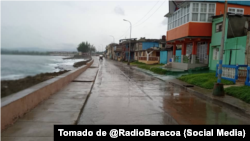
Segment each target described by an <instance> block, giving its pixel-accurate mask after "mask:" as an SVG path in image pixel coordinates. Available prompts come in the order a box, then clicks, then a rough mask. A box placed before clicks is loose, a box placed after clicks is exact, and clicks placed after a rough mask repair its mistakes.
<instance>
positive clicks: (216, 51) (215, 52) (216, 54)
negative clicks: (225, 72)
mask: <svg viewBox="0 0 250 141" xmlns="http://www.w3.org/2000/svg"><path fill="white" fill-rule="evenodd" d="M213 60H219V48H216V47H215V48H213Z"/></svg>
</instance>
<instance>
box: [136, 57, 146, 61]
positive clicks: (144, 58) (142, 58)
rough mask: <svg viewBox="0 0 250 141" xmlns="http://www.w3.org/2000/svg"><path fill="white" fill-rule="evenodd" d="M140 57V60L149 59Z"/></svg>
mask: <svg viewBox="0 0 250 141" xmlns="http://www.w3.org/2000/svg"><path fill="white" fill-rule="evenodd" d="M138 59H139V60H145V61H146V60H147V57H139V58H138Z"/></svg>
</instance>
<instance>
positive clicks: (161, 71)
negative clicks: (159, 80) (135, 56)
mask: <svg viewBox="0 0 250 141" xmlns="http://www.w3.org/2000/svg"><path fill="white" fill-rule="evenodd" d="M130 64H131V65H134V66H137V67H138V68H141V69H145V70H149V71H152V72H154V73H157V74H166V73H167V72H168V71H167V70H164V69H161V68H159V67H160V66H162V65H164V64H155V65H147V64H144V63H141V62H138V61H134V62H131V63H130Z"/></svg>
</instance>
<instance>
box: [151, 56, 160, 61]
mask: <svg viewBox="0 0 250 141" xmlns="http://www.w3.org/2000/svg"><path fill="white" fill-rule="evenodd" d="M148 61H159V57H149V58H148Z"/></svg>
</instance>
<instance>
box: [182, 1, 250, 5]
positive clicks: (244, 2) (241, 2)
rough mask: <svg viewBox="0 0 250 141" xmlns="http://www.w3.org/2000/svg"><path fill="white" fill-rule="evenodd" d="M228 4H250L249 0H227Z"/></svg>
mask: <svg viewBox="0 0 250 141" xmlns="http://www.w3.org/2000/svg"><path fill="white" fill-rule="evenodd" d="M186 1H198V2H222V3H225V0H186ZM227 3H228V4H237V5H247V6H250V0H227Z"/></svg>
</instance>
